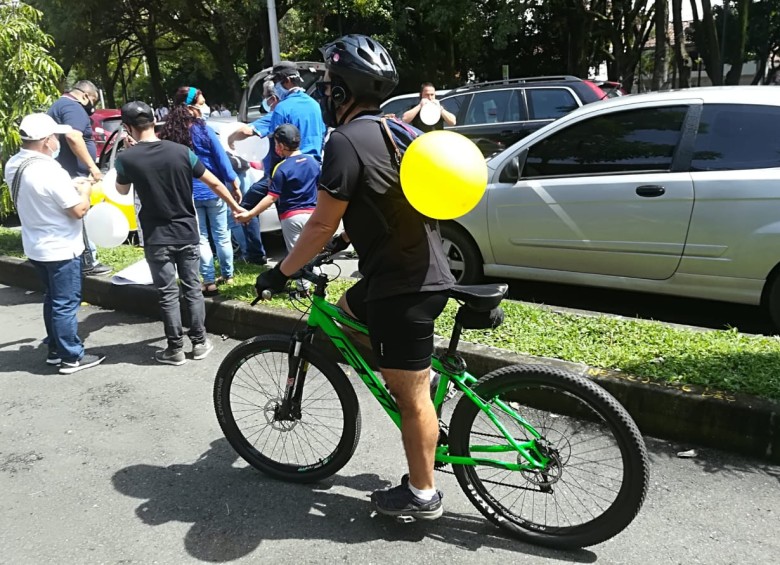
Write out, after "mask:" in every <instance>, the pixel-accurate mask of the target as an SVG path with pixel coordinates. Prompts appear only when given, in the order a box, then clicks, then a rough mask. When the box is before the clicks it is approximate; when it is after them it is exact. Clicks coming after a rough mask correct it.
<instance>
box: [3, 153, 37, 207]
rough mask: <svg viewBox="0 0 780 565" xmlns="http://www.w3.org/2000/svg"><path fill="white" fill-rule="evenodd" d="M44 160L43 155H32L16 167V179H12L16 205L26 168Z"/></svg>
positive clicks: (13, 197) (12, 197)
mask: <svg viewBox="0 0 780 565" xmlns="http://www.w3.org/2000/svg"><path fill="white" fill-rule="evenodd" d="M43 160H44V157H43V156H38V155H32V156H31V157H27V159H25V160H24V161H22V164H21V165H19V168H18V169H16V174H15V175H14V179H13V181H11V200H12V201H13V203H14V206H16V202H17V200H18V198H19V188H20V187H21V186H22V173H24V170H25V169H26V168H27V167H29V166H30V165H32V164H33V163H34V162H35V161H43Z"/></svg>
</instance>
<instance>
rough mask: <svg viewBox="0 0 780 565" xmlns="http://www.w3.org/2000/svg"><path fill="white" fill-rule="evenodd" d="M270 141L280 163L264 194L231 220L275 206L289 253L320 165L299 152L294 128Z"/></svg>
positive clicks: (310, 204)
mask: <svg viewBox="0 0 780 565" xmlns="http://www.w3.org/2000/svg"><path fill="white" fill-rule="evenodd" d="M273 138H274V153H275V154H276V155H277V156H278V157H279V158H281V159H283V161H282V162H281V163H279V164H278V165H276V167H275V168H274V170H273V172H272V174H271V180H270V185H269V187H268V194H266V196H264V197H263V198H262V199H261V200H260V202H258V204H257V205H256V206H255V207H254V208H252V209H251V210H247V211H246V212H242V213H240V214H236V215H235V218H236V220H237V221H239V222H247V221H249V220H250V219H251V218H255V217H257V216H259V215H260V214H262V213H263V212H264V211H265V210H267V209H268V208H270V207H271V206H272V205H273V204H276V213H277V214H278V215H279V223H280V224H281V226H282V237H284V244H285V245H286V246H287V251H288V252H290V251H291V250H292V248H293V247H294V246H295V242H296V241H298V236H300V235H301V232H302V231H303V227H304V226H305V225H306V222H307V221H308V220H309V218H310V217H311V215H312V212H314V208H315V207H316V206H317V185H318V181H319V178H320V163H319V161H317V159H315V158H314V156H313V155H307V154H305V153H301V149H300V144H301V134H300V132H299V131H298V128H297V127H295V126H294V125H292V124H282V125H280V126H279V127H277V128H276V130H274V134H273ZM299 286H300V288H302V289H306V288H307V287H308V284H307V283H306V281H300V283H299Z"/></svg>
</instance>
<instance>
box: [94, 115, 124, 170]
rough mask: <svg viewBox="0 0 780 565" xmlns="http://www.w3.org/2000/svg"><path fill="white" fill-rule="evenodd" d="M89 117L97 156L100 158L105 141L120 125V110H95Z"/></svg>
mask: <svg viewBox="0 0 780 565" xmlns="http://www.w3.org/2000/svg"><path fill="white" fill-rule="evenodd" d="M90 119H91V120H92V137H93V139H94V140H95V145H96V146H97V157H98V159H100V154H101V153H102V152H103V147H105V145H106V141H108V138H109V137H111V134H112V133H114V132H115V131H116V130H118V129H119V128H120V126H121V125H122V112H121V111H120V110H95V113H94V114H92V116H90Z"/></svg>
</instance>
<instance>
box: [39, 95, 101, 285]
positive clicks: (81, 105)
mask: <svg viewBox="0 0 780 565" xmlns="http://www.w3.org/2000/svg"><path fill="white" fill-rule="evenodd" d="M99 100H100V95H99V93H98V89H97V87H96V86H95V85H94V84H93V83H92V82H91V81H88V80H79V81H78V82H76V83H75V84H74V85H73V86H72V87H71V89H70V90H69V91H68V92H66V93H65V94H63V95H62V96H61V97H60V98H58V99H57V100H56V101H55V102H54V104H52V105H51V107H50V108H49V109H48V111H47V112H46V113H47V114H49V116H51V117H52V118H53V119H54V121H55V122H57V123H58V124H64V125H68V126H70V127H71V128H72V131H71V133H69V134H68V135H66V136H65V141H66V143H63V144H62V148H61V151H60V153H59V155H57V162H59V164H60V165H62V168H63V169H65V170H66V171H68V174H69V175H70V177H71V178H76V177H90V178H91V179H92V180H93V181H99V180H100V179H102V178H103V173H102V172H101V170H100V169H99V168H98V166H97V163H96V160H97V158H98V154H97V149H96V145H95V140H94V138H93V133H92V120H91V119H90V116H91V115H92V114H94V113H95V104H97V103H98V101H99ZM83 233H84V244H85V245H86V246H87V248H88V249H87V250H86V251H85V252H84V255H83V256H82V263H83V273H84V274H85V275H105V274H108V273H110V272H111V267H108V266H107V265H103V264H102V263H100V262H99V261H98V256H97V248H96V247H95V244H94V243H92V241H90V240H89V237H88V234H87V231H86V229H84V230H83Z"/></svg>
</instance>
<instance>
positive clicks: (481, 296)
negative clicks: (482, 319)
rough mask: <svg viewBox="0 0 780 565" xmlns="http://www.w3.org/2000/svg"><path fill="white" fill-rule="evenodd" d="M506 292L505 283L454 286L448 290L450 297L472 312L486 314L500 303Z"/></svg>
mask: <svg viewBox="0 0 780 565" xmlns="http://www.w3.org/2000/svg"><path fill="white" fill-rule="evenodd" d="M508 290H509V285H508V284H506V283H497V284H475V285H468V286H458V285H455V286H453V287H452V288H451V289H450V297H451V298H454V299H455V300H460V301H462V302H465V303H466V304H468V305H469V307H470V308H471V309H472V310H475V311H477V312H487V311H488V310H492V309H493V308H495V307H496V306H498V305H499V304H500V303H501V301H502V300H503V299H504V297H505V296H506V293H507V291H508Z"/></svg>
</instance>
